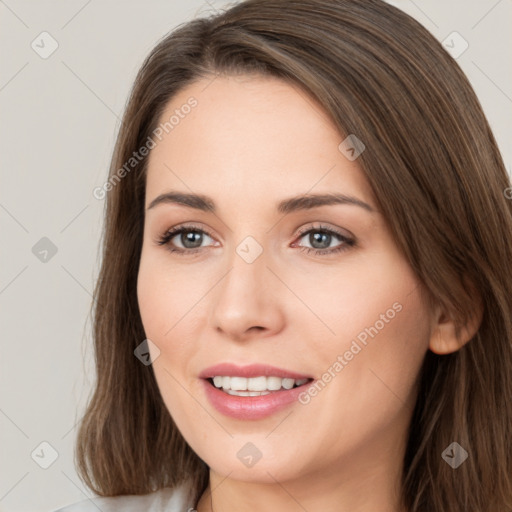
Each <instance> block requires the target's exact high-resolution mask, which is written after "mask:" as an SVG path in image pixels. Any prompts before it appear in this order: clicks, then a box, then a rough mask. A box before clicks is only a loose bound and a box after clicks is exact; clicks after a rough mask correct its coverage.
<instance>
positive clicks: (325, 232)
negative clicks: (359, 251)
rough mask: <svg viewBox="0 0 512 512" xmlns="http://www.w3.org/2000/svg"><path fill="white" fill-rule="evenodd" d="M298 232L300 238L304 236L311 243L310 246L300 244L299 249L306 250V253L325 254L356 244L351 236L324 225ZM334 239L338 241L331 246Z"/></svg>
mask: <svg viewBox="0 0 512 512" xmlns="http://www.w3.org/2000/svg"><path fill="white" fill-rule="evenodd" d="M299 234H300V239H302V238H306V240H307V242H308V243H309V244H311V247H305V246H300V250H301V251H306V252H307V253H308V254H309V253H314V254H317V255H320V256H325V255H328V254H334V253H337V252H340V251H344V250H347V249H349V248H350V247H353V246H355V244H356V242H355V240H354V239H353V238H350V237H348V236H346V235H344V234H342V233H340V232H339V231H336V230H334V229H332V228H328V227H325V226H319V227H317V228H310V229H308V230H303V231H301V232H300V233H299ZM336 239H337V240H338V241H339V242H340V243H338V245H336V246H335V247H333V246H332V243H333V242H336Z"/></svg>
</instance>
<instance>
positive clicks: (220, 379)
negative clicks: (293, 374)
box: [213, 375, 308, 391]
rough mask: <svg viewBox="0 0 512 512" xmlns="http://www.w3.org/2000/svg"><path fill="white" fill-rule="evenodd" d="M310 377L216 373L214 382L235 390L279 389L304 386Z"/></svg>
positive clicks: (225, 388)
mask: <svg viewBox="0 0 512 512" xmlns="http://www.w3.org/2000/svg"><path fill="white" fill-rule="evenodd" d="M307 381H308V379H297V380H296V379H282V378H281V377H264V376H261V377H250V378H246V377H227V376H222V375H216V376H215V377H213V384H214V385H215V387H217V388H222V389H224V390H229V389H231V390H233V391H245V390H247V391H277V390H279V389H281V387H283V388H284V389H292V388H293V386H294V385H295V384H297V386H302V384H305V383H306V382H307Z"/></svg>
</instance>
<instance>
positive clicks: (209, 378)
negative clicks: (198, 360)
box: [199, 363, 314, 420]
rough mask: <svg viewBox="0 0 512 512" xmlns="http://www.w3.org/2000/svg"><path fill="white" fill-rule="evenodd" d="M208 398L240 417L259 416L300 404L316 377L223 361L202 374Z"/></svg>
mask: <svg viewBox="0 0 512 512" xmlns="http://www.w3.org/2000/svg"><path fill="white" fill-rule="evenodd" d="M199 377H200V379H201V380H202V381H203V383H204V392H205V395H206V398H207V399H208V401H209V402H210V404H211V405H212V406H213V408H214V409H216V410H217V411H218V412H220V413H221V414H223V415H225V416H230V417H231V418H236V419H239V420H258V419H262V418H265V417H267V416H270V415H272V414H275V413H276V412H278V411H280V410H282V409H284V408H286V407H290V406H292V405H293V404H295V405H297V403H298V402H299V397H300V395H301V394H302V393H303V392H304V391H305V389H306V388H307V387H308V386H309V385H310V384H311V383H312V382H313V381H314V378H313V377H311V376H309V375H304V374H300V373H297V372H293V371H289V370H284V369H281V368H277V367H274V366H268V365H262V364H252V365H249V366H237V365H233V364H231V363H222V364H219V365H216V366H213V367H210V368H207V369H206V370H204V371H203V372H201V374H200V375H199Z"/></svg>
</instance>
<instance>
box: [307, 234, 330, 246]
mask: <svg viewBox="0 0 512 512" xmlns="http://www.w3.org/2000/svg"><path fill="white" fill-rule="evenodd" d="M322 237H323V241H324V243H323V244H322V243H320V246H319V247H317V246H316V245H315V244H316V243H317V242H318V241H319V240H321V239H322ZM326 240H327V243H325V241H326ZM309 241H310V243H311V245H312V246H313V247H314V248H315V249H325V248H327V247H329V245H331V235H329V234H328V233H320V232H316V233H311V234H310V235H309Z"/></svg>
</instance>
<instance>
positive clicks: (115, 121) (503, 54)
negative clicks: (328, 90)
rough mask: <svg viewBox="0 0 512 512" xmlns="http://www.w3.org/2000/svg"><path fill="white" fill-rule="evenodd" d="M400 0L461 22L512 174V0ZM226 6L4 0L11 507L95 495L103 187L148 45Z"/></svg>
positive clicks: (458, 26) (6, 438) (436, 27)
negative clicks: (81, 446)
mask: <svg viewBox="0 0 512 512" xmlns="http://www.w3.org/2000/svg"><path fill="white" fill-rule="evenodd" d="M390 3H393V4H394V5H397V6H398V7H400V8H402V9H403V10H405V11H406V12H408V13H409V14H411V15H412V16H414V17H415V18H416V19H418V20H419V21H420V22H421V23H422V24H423V25H424V26H425V27H426V28H427V29H429V30H430V31H431V32H432V33H433V34H434V35H435V36H436V37H437V38H438V39H439V40H440V41H443V40H445V39H446V38H447V36H449V35H450V34H452V32H454V31H456V32H458V33H459V34H460V36H462V38H463V39H464V40H465V41H467V43H468V44H469V47H468V48H467V50H466V51H465V52H464V53H462V54H461V55H460V56H459V57H458V59H457V60H458V62H459V63H460V65H461V66H462V68H463V70H464V71H465V72H466V74H467V75H468V76H469V78H470V80H471V82H472V84H473V86H474V88H475V90H476V93H477V95H478V96H479V98H480V101H481V103H482V105H483V107H484V110H485V112H486V114H487V116H488V119H489V121H490V124H491V126H492V128H493V130H494V132H495V135H496V137H497V139H498V143H499V145H500V148H501V151H502V154H503V156H504V159H505V162H506V165H507V169H508V171H509V173H510V166H509V163H510V160H511V158H510V157H511V145H510V132H511V128H512V117H511V113H512V99H511V98H512V86H511V76H512V69H511V62H512V55H511V53H512V36H511V31H510V21H511V18H512V0H499V1H497V0H473V1H464V0H450V1H446V2H441V1H439V0H423V1H420V0H415V1H413V0H393V1H390ZM222 5H224V2H222V1H217V2H215V1H213V0H210V1H209V2H205V1H202V0H189V1H185V0H181V1H171V0H150V1H146V2H143V1H133V0H132V1H121V0H117V1H116V0H101V1H100V0H89V1H87V0H72V1H67V2H58V1H55V0H54V1H49V0H47V1H45V0H42V1H35V0H34V1H28V0H24V1H23V0H5V1H3V0H0V23H1V30H0V34H1V35H0V52H1V74H0V105H1V117H0V119H1V124H0V130H1V133H0V144H1V150H0V154H1V157H2V160H1V163H2V165H1V172H2V175H1V188H0V223H1V230H2V231H1V233H2V246H1V247H2V249H1V255H2V259H1V264H0V308H1V318H2V340H1V343H2V355H1V367H0V372H1V373H0V375H1V377H0V378H1V388H0V390H1V391H0V393H1V394H0V433H1V440H0V449H1V455H0V460H1V474H0V511H4V512H5V511H12V512H15V511H28V510H30V511H41V512H43V511H50V510H54V509H56V508H58V507H60V506H63V505H65V504H67V503H70V502H74V501H77V500H81V499H85V498H86V497H87V496H92V493H91V492H90V491H89V490H88V489H86V488H85V487H84V486H83V485H82V483H81V481H80V480H79V478H78V476H77V474H76V472H75V470H74V466H73V448H74V439H75V433H76V429H75V428H74V427H75V425H76V421H77V419H78V418H79V416H80V414H81V413H82V411H83V407H84V405H85V403H86V399H87V396H88V394H89V392H90V389H91V386H92V382H93V380H94V369H93V360H92V351H91V348H90V347H91V336H90V333H91V329H90V324H89V321H88V311H89V307H90V303H91V291H92V289H93V284H94V279H95V276H96V275H97V272H98V268H99V263H100V262H99V257H98V254H99V253H98V243H99V240H100V235H101V227H102V211H103V206H104V203H103V201H101V200H97V199H95V198H94V197H93V195H92V191H93V189H94V187H97V186H101V185H102V184H103V183H104V181H105V179H106V177H107V171H108V166H109V162H110V156H111V151H112V148H113V144H114V140H115V135H116V132H117V129H118V127H119V119H120V117H121V114H122V111H123V107H124V104H125V101H126V99H127V94H128V92H129V89H130V87H131V85H132V82H133V80H134V78H135V74H136V72H137V70H138V68H139V66H140V65H141V63H142V61H143V59H144V57H145V56H146V54H147V53H148V52H149V51H150V49H151V48H152V47H153V46H154V44H155V43H156V42H157V40H159V39H160V38H161V37H162V36H163V35H165V34H166V33H167V32H168V31H170V30H171V29H173V28H174V27H176V26H177V25H178V24H180V23H182V22H184V21H186V20H189V19H191V18H193V17H195V16H197V15H198V14H200V12H203V13H206V12H209V11H210V12H211V11H214V10H215V9H217V8H220V7H222ZM43 31H46V32H48V33H49V34H51V36H52V37H53V38H54V39H55V40H56V41H57V43H58V48H57V50H56V51H55V52H54V53H53V54H52V55H50V56H49V57H48V58H46V59H43V58H41V57H40V56H39V54H38V53H36V51H35V50H34V49H32V47H31V44H32V42H33V41H35V42H34V45H35V46H36V48H38V51H39V52H45V51H46V52H47V51H48V50H49V49H51V46H50V43H51V41H50V39H48V37H47V36H40V34H41V33H42V32H43ZM451 37H452V39H448V43H447V44H449V45H451V46H454V47H455V49H456V50H457V49H459V50H460V49H461V48H462V46H460V44H464V43H463V42H462V43H461V41H462V40H460V38H459V39H456V40H454V39H453V36H451ZM455 37H457V38H458V36H455ZM42 39H43V41H42ZM450 41H452V42H450ZM43 237H47V238H48V239H49V240H51V242H52V243H53V244H54V245H55V246H56V248H57V252H56V254H55V255H53V256H51V253H48V254H47V255H46V259H47V261H46V262H43V261H41V260H40V259H39V258H44V257H45V254H44V253H41V254H39V257H36V255H35V254H34V253H33V249H32V248H33V247H34V246H35V245H36V244H37V243H38V242H39V241H40V239H41V238H43ZM40 243H44V242H40ZM36 247H39V246H36ZM39 250H41V249H39ZM36 252H37V251H36ZM42 442H47V443H49V444H50V445H51V446H52V447H53V449H54V450H55V451H56V452H57V454H58V457H57V459H56V460H55V462H54V463H53V464H51V465H50V466H49V467H48V469H42V468H41V467H40V465H38V463H44V462H46V463H48V462H51V458H50V457H51V449H50V448H48V447H47V446H46V445H43V446H41V443H42ZM34 450H36V451H35V453H34V455H33V457H34V458H32V455H31V454H32V453H33V452H34ZM36 461H37V462H36Z"/></svg>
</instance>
